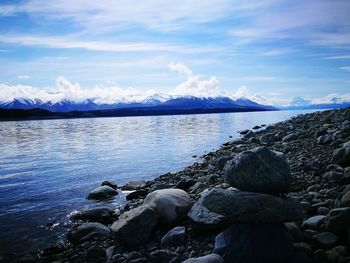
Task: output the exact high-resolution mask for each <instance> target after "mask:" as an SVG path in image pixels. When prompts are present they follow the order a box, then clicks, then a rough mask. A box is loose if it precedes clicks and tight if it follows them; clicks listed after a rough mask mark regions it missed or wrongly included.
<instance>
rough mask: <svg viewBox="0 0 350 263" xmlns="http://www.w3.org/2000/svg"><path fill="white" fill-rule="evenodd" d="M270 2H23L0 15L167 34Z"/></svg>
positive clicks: (93, 28) (0, 8)
mask: <svg viewBox="0 0 350 263" xmlns="http://www.w3.org/2000/svg"><path fill="white" fill-rule="evenodd" d="M271 2H274V1H273V0H261V1H257V2H256V3H255V2H254V3H247V1H244V0H235V1H231V0H207V1H197V0H187V1H182V2H181V4H179V3H178V2H177V1H172V0H163V1H158V0H148V1H138V0H119V1H114V0H104V1H85V0H74V1H71V0H56V1H47V0H27V1H25V2H22V3H20V4H12V5H11V4H7V5H0V15H2V16H13V15H16V14H18V13H27V14H29V15H33V19H40V20H42V19H43V18H44V19H48V20H53V21H55V20H69V21H71V22H73V23H74V24H75V25H78V26H79V27H83V28H85V29H87V30H89V31H90V32H94V31H96V28H99V31H101V30H102V31H104V30H112V29H115V28H120V27H128V26H130V25H142V26H146V27H148V28H151V29H155V30H165V31H168V30H179V29H182V28H184V27H186V25H188V24H189V23H204V22H208V21H213V20H216V19H219V18H222V17H225V16H227V15H229V14H230V13H231V12H241V11H244V10H247V11H249V10H252V9H253V10H254V9H257V8H260V7H262V6H266V5H269V4H270V3H271ZM94 33H96V32H94Z"/></svg>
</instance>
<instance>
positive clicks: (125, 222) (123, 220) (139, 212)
mask: <svg viewBox="0 0 350 263" xmlns="http://www.w3.org/2000/svg"><path fill="white" fill-rule="evenodd" d="M157 220H158V217H157V213H156V212H155V211H154V210H153V209H152V208H150V207H148V206H144V205H143V206H139V207H136V208H134V209H131V210H129V211H127V212H125V213H123V214H122V215H121V216H120V217H119V219H118V220H117V221H115V222H114V223H113V224H112V226H111V229H112V231H113V233H114V235H115V236H116V237H117V238H118V239H119V240H121V241H122V242H124V243H125V244H126V245H128V246H131V247H136V246H138V245H140V244H142V243H143V242H145V241H146V240H147V239H148V238H149V236H150V234H151V232H152V230H153V227H154V226H155V225H156V224H157Z"/></svg>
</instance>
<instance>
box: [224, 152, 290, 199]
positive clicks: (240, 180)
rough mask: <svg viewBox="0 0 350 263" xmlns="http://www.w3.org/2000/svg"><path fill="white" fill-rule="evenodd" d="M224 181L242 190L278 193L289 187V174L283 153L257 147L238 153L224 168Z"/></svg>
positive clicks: (285, 190) (284, 191) (286, 190)
mask: <svg viewBox="0 0 350 263" xmlns="http://www.w3.org/2000/svg"><path fill="white" fill-rule="evenodd" d="M224 174H225V179H226V181H227V182H228V183H229V184H230V185H232V186H234V187H236V188H238V189H240V190H243V191H252V192H261V193H270V194H280V193H286V192H288V191H289V189H290V184H291V174H290V170H289V164H288V161H287V159H286V157H285V156H284V154H283V153H280V152H276V151H271V150H269V149H267V148H266V147H258V148H255V149H253V150H250V151H245V152H242V153H240V154H238V155H237V156H236V157H235V158H234V159H233V160H231V161H229V162H227V164H226V165H225V168H224Z"/></svg>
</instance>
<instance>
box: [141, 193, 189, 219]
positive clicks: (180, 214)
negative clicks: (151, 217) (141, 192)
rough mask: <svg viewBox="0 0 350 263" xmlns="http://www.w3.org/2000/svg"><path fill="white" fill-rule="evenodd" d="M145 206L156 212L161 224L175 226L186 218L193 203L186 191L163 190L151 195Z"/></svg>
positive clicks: (148, 196) (147, 198) (146, 199)
mask: <svg viewBox="0 0 350 263" xmlns="http://www.w3.org/2000/svg"><path fill="white" fill-rule="evenodd" d="M144 204H145V205H148V206H149V207H151V208H153V209H154V211H156V213H157V214H158V217H159V221H160V222H161V223H163V224H175V223H176V222H178V221H179V220H181V219H183V218H185V217H186V215H187V213H188V211H189V210H190V209H191V207H192V205H193V202H192V200H191V198H190V196H189V195H188V194H187V193H186V192H185V191H184V190H181V189H162V190H156V191H154V192H152V193H149V194H148V195H147V196H146V198H145V201H144Z"/></svg>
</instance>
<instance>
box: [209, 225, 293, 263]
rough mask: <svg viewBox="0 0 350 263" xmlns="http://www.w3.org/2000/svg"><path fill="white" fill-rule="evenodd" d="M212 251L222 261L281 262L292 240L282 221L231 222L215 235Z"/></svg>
mask: <svg viewBox="0 0 350 263" xmlns="http://www.w3.org/2000/svg"><path fill="white" fill-rule="evenodd" d="M214 253H217V254H219V255H222V256H223V258H224V260H225V262H235V263H258V262H259V263H271V262H273V263H279V262H280V263H282V262H283V263H284V262H287V259H289V258H290V256H291V255H292V253H293V241H292V237H291V236H290V234H289V232H288V230H287V229H286V227H285V226H284V225H283V224H266V223H264V224H234V225H232V226H231V227H229V228H228V229H226V230H225V231H224V232H222V233H220V234H219V235H218V236H217V237H216V239H215V249H214Z"/></svg>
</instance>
